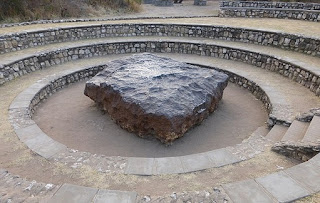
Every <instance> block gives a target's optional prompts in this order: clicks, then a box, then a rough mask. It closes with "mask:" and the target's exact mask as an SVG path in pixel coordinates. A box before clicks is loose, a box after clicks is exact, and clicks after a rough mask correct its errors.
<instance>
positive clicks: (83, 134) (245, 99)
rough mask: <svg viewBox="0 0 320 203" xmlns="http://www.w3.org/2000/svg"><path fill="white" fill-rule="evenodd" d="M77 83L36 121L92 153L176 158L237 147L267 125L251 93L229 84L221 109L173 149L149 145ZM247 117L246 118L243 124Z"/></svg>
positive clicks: (37, 115) (45, 106)
mask: <svg viewBox="0 0 320 203" xmlns="http://www.w3.org/2000/svg"><path fill="white" fill-rule="evenodd" d="M84 86H85V82H79V83H77V84H74V85H72V86H70V87H68V88H65V89H63V90H61V91H60V92H58V93H55V94H54V95H52V96H51V97H50V98H49V99H48V100H47V101H45V102H44V103H42V104H40V106H39V108H38V109H37V111H36V113H35V114H34V117H33V119H34V120H35V122H36V123H37V124H38V126H39V127H40V128H41V129H42V130H43V131H44V132H45V133H46V134H47V135H48V136H50V137H52V138H53V139H54V140H56V141H58V142H60V143H62V144H64V145H66V146H67V147H69V148H73V149H77V150H80V151H86V152H90V153H92V154H103V155H106V156H124V157H156V158H157V157H172V156H183V155H189V154H195V153H201V152H206V151H210V150H214V149H219V148H224V147H227V146H232V145H235V144H239V143H241V142H242V140H243V139H245V138H247V137H249V136H250V135H251V134H252V132H253V131H255V130H256V129H257V128H258V127H259V126H262V125H264V122H265V121H266V120H267V117H268V115H267V112H266V111H265V109H264V107H263V105H262V103H261V102H260V101H258V100H257V99H256V98H255V97H254V96H253V95H252V94H250V92H248V91H247V90H245V89H242V88H240V87H238V86H236V85H234V84H232V83H229V85H228V87H227V88H226V90H225V92H224V96H223V99H222V100H221V103H220V104H219V107H218V109H217V110H216V111H215V112H214V113H213V114H212V115H211V116H210V117H209V118H208V119H206V120H205V121H203V123H202V124H201V125H199V126H197V127H195V128H193V129H192V130H190V131H189V132H188V133H187V134H186V135H185V136H184V137H182V138H180V139H178V140H176V141H175V142H174V143H173V145H171V146H165V145H164V144H162V143H161V142H160V141H158V140H150V139H149V140H148V139H142V138H139V137H137V136H136V135H134V134H132V133H129V132H127V131H126V130H123V129H121V128H120V127H119V126H118V125H116V124H115V122H113V121H112V120H111V118H110V117H109V116H108V115H106V114H105V113H104V112H102V111H101V110H99V109H98V108H97V106H96V105H95V103H94V101H92V100H91V99H89V98H88V97H86V96H85V95H84V94H83V91H84ZM243 118H246V119H243Z"/></svg>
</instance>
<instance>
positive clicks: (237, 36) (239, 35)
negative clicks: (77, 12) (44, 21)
mask: <svg viewBox="0 0 320 203" xmlns="http://www.w3.org/2000/svg"><path fill="white" fill-rule="evenodd" d="M130 36H171V37H202V38H209V39H222V40H230V41H240V42H246V43H254V44H260V45H265V46H274V47H278V48H282V49H288V50H293V51H297V52H303V53H306V54H310V55H313V56H317V57H320V39H318V38H312V37H306V36H301V35H295V34H287V33H280V32H270V31H264V30H251V29H244V28H233V27H224V26H209V25H180V24H170V25H168V24H114V25H104V24H103V25H92V26H86V27H84V26H82V27H71V28H56V29H51V30H42V31H36V32H24V33H16V34H9V35H3V36H0V54H2V53H7V52H12V51H17V50H22V49H27V48H30V47H36V46H41V45H45V44H52V43H58V42H67V41H77V40H83V39H94V38H108V37H130Z"/></svg>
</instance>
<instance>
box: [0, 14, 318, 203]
mask: <svg viewBox="0 0 320 203" xmlns="http://www.w3.org/2000/svg"><path fill="white" fill-rule="evenodd" d="M147 21H148V20H144V22H147ZM151 21H152V22H179V23H184V22H188V23H189V22H191V23H195V24H196V23H200V24H201V23H203V24H208V23H209V24H221V25H222V24H225V25H231V26H241V27H248V28H257V29H260V28H261V29H270V30H278V31H283V32H287V33H295V34H297V33H298V34H303V35H306V36H314V37H319V36H320V28H319V26H318V25H317V26H316V24H314V23H312V22H311V23H310V22H308V23H307V22H304V23H297V21H290V20H277V19H272V20H271V19H227V20H226V19H219V18H201V19H200V18H199V19H197V18H193V19H170V20H169V19H166V20H161V19H158V20H149V22H151ZM119 22H129V21H128V20H125V21H112V22H111V21H108V23H119ZM130 22H141V20H132V21H130ZM99 23H104V22H99ZM99 23H98V24H99ZM85 24H89V23H61V24H45V25H41V28H39V25H30V26H21V27H12V28H4V29H1V30H0V34H6V33H12V32H17V31H19V32H20V31H22V30H32V29H33V30H34V29H44V28H48V27H52V28H53V27H60V26H74V25H85ZM145 39H147V38H144V40H145ZM163 39H165V38H163ZM112 40H117V39H112ZM112 40H111V41H112ZM121 40H132V39H130V38H129V39H128V38H126V39H121ZM149 40H154V39H153V38H149ZM156 40H158V39H156ZM170 40H173V38H170ZM174 40H175V41H178V40H183V39H174ZM185 40H187V41H192V40H199V39H185ZM97 41H99V40H96V41H95V40H87V41H81V42H76V44H77V45H78V44H81V43H83V44H86V43H95V42H97ZM102 41H104V42H106V41H108V39H103V40H102ZM203 42H206V43H216V44H219V43H221V44H220V45H229V46H232V47H235V48H242V47H243V44H241V43H236V42H223V44H222V42H220V41H217V40H212V41H210V40H209V41H207V40H203ZM74 45H75V44H73V42H71V43H65V44H63V46H61V47H60V48H64V47H67V46H74ZM58 46H59V45H58V44H55V45H52V46H51V45H48V46H45V47H39V48H37V49H30V50H29V49H28V50H24V51H26V52H15V53H9V54H7V55H3V56H0V57H3V58H1V59H0V61H2V63H10V61H13V60H16V59H17V58H23V57H26V56H28V55H29V56H30V55H32V54H34V53H41V52H43V51H49V50H54V49H56V48H57V47H58ZM245 46H246V49H250V50H253V51H259V52H260V51H261V52H264V53H267V54H274V55H277V56H279V57H284V58H285V59H286V60H289V61H291V62H294V63H299V64H301V65H304V66H307V67H309V68H311V69H313V70H314V71H318V68H319V64H320V63H319V61H318V59H315V58H312V57H309V56H305V55H302V54H298V53H292V52H285V51H282V50H277V49H273V48H269V47H260V46H256V45H248V46H247V45H245ZM10 54H11V55H10ZM111 57H112V56H111ZM116 57H118V56H116ZM170 57H173V58H177V59H181V60H184V61H187V62H191V63H197V64H202V65H207V66H215V67H218V68H221V69H224V70H228V71H231V72H235V73H237V74H239V75H243V76H245V77H246V78H250V79H252V80H254V81H255V82H257V83H258V84H259V85H260V86H261V87H263V88H264V89H265V90H266V91H267V92H268V94H269V95H270V98H272V99H271V100H272V102H273V104H274V110H273V112H278V115H277V116H278V117H279V118H283V119H293V117H294V116H295V115H296V114H297V113H301V112H305V111H307V110H308V109H309V108H312V107H318V106H319V98H318V97H316V96H314V95H313V93H311V92H309V91H308V90H306V89H305V88H303V87H301V86H300V85H298V84H296V83H294V82H292V81H290V80H287V79H285V78H283V77H281V76H280V75H277V74H275V73H272V72H267V71H265V70H262V69H259V68H257V67H254V66H250V65H246V64H243V63H239V62H234V61H226V60H222V59H216V58H209V57H199V56H190V55H187V56H185V55H179V54H174V55H173V54H170ZM109 59H111V58H109ZM103 60H104V59H102V58H92V59H88V60H79V61H73V62H70V63H65V64H62V65H60V66H56V67H55V68H57V70H58V69H59V70H62V69H70V68H72V66H73V67H77V66H78V67H79V65H80V66H86V65H87V66H88V65H92V64H100V63H101V62H103ZM213 64H214V65H213ZM52 72H55V71H52ZM33 74H36V73H33ZM9 86H10V85H9ZM6 87H7V86H6ZM2 88H4V87H2ZM20 88H21V90H22V89H23V88H22V87H20ZM8 96H10V98H11V97H12V95H8ZM4 100H5V99H4V98H2V99H0V102H1V104H6V102H7V101H4ZM306 101H307V102H306ZM23 102H24V101H23ZM23 102H22V103H23ZM20 105H21V103H20ZM23 105H25V103H24V104H23ZM4 106H5V105H4ZM1 112H4V115H7V111H6V110H4V109H1ZM288 115H289V116H288ZM4 120H5V119H4ZM4 120H1V125H2V128H5V125H6V122H7V121H4ZM6 130H8V129H7V128H6ZM49 149H50V147H49ZM222 154H223V155H225V153H222ZM49 157H50V156H49ZM223 157H224V156H222V159H224V158H223ZM232 157H233V156H231V159H232ZM220 158H221V157H220ZM229 158H230V157H229ZM229 158H227V159H224V160H231V159H229ZM233 158H234V157H233ZM195 159H197V162H195V161H194V160H195ZM203 160H207V159H203V157H201V156H200V157H199V156H195V157H193V158H192V159H186V160H185V163H189V166H190V167H191V168H192V167H193V168H194V167H195V166H197V165H196V164H200V165H201V164H202V163H204V162H203ZM209 160H211V161H212V159H209ZM214 160H215V161H217V160H219V157H218V158H216V159H214ZM141 161H142V160H133V162H132V163H133V164H131V165H132V166H133V167H131V168H129V169H128V167H127V168H126V172H127V173H128V171H129V172H130V173H135V172H132V171H130V170H131V169H134V168H135V167H138V168H139V167H141V165H138V164H139V163H142V162H141ZM166 161H168V160H166ZM237 161H238V159H234V162H237ZM153 162H155V160H153ZM174 162H176V161H174ZM234 162H230V163H234ZM159 163H160V162H157V164H156V165H157V166H161V164H163V165H167V163H170V161H169V162H161V163H160V164H159ZM195 163H196V164H195ZM319 163H320V155H317V156H316V157H315V158H313V159H311V160H310V161H308V162H306V163H303V164H299V165H297V166H295V167H292V168H289V169H286V170H284V171H281V172H278V173H272V174H269V175H266V176H263V177H260V178H255V179H249V180H243V181H240V182H234V183H228V184H223V185H222V187H220V188H214V189H213V191H210V193H209V194H208V193H206V192H204V193H203V198H202V199H201V198H200V199H201V201H203V200H206V199H207V200H211V201H212V200H221V201H225V200H232V201H233V202H274V201H277V202H289V201H294V200H296V199H299V198H303V197H305V196H308V195H310V194H312V193H315V192H319V191H320V187H319V185H320V182H319V180H320V172H319V171H320V170H319V169H320V164H319ZM128 165H130V163H129V164H128ZM147 165H148V164H147ZM149 168H150V167H149ZM158 169H159V167H158ZM160 169H161V167H160ZM197 170H199V168H197ZM301 171H304V173H301ZM7 174H8V173H7V172H5V171H3V170H2V171H0V186H1V187H0V189H1V191H4V193H6V192H7V191H14V190H15V189H17V188H19V187H20V185H21V183H20V179H16V178H14V177H12V176H8V175H7ZM1 181H3V182H1ZM1 184H2V185H1ZM25 184H27V185H28V184H29V185H28V186H27V187H26V188H27V189H26V190H27V191H28V190H30V191H33V190H32V188H33V186H32V182H31V183H28V182H26V183H25ZM33 184H35V183H33ZM18 186H19V187H18ZM46 186H48V187H49V186H50V188H51V185H45V184H40V186H39V188H41V189H35V191H36V193H35V194H36V195H33V194H28V195H27V196H23V195H24V194H25V193H23V192H21V190H20V189H21V188H20V189H18V190H16V191H17V194H16V196H15V195H7V196H4V197H5V198H6V199H4V200H6V201H8V200H9V202H10V201H12V199H11V197H13V196H15V197H17V199H18V200H20V199H19V198H20V197H21V200H22V199H23V200H24V199H26V198H29V197H30V196H31V197H32V198H38V196H37V195H38V194H42V193H41V191H47V187H46ZM9 187H10V188H9ZM8 188H9V189H8ZM28 188H30V189H28ZM36 188H38V187H36ZM54 188H55V189H54V190H48V191H47V192H46V193H44V194H45V195H44V196H39V199H36V200H35V201H38V200H40V199H42V198H48V197H49V198H50V197H51V196H52V195H53V197H52V198H51V199H50V201H51V202H63V200H66V199H68V200H70V201H71V200H74V202H80V200H81V201H83V202H89V201H94V202H100V201H101V202H103V201H106V200H108V201H110V202H112V201H114V202H121V200H123V201H124V202H130V201H131V202H134V201H138V202H148V201H150V200H151V199H150V197H149V196H143V197H141V196H138V197H137V194H136V193H134V192H128V193H127V192H117V191H106V190H99V189H95V188H87V187H82V186H75V185H70V184H64V185H63V186H61V187H54ZM23 191H25V190H23ZM39 191H40V192H39ZM211 194H218V195H219V197H217V198H215V197H212V196H210V195H211ZM20 195H21V196H20ZM201 195H202V194H201ZM182 196H183V195H182ZM198 196H199V194H198ZM198 196H197V197H198ZM2 197H3V195H2V196H0V201H2V199H1V198H2ZM40 197H41V198H40ZM180 197H181V196H179V194H176V193H173V194H172V195H170V198H171V199H170V200H173V201H178V198H180ZM197 197H196V198H197ZM196 198H194V199H192V200H195V199H196ZM182 199H183V198H180V200H182ZM33 200H34V199H31V201H33ZM166 200H168V199H166ZM166 200H164V199H162V200H161V199H158V201H159V202H161V201H165V202H167V201H166ZM189 200H191V199H189ZM70 201H68V202H70ZM199 201H200V200H199Z"/></svg>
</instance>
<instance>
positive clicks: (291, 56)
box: [0, 36, 320, 75]
mask: <svg viewBox="0 0 320 203" xmlns="http://www.w3.org/2000/svg"><path fill="white" fill-rule="evenodd" d="M135 40H137V41H150V40H151V41H153V40H156V41H176V42H190V43H191V42H192V43H207V44H214V45H217V46H222V47H223V46H225V47H230V48H233V49H239V50H246V51H250V52H254V53H261V54H264V55H270V56H274V57H277V58H279V59H281V60H285V61H287V62H290V63H292V64H296V65H298V66H301V67H303V68H305V69H307V70H310V71H313V72H316V73H319V75H320V70H319V69H320V65H319V64H320V58H318V57H312V56H309V55H305V54H302V53H297V52H292V51H286V50H282V49H279V48H275V47H268V46H262V45H256V44H248V43H243V42H234V41H227V40H218V39H207V38H194V37H159V36H136V37H113V38H98V39H87V40H78V41H71V42H62V43H55V44H48V45H44V46H38V47H33V48H28V49H25V50H20V51H16V52H13V53H5V54H1V55H0V61H1V64H2V65H5V64H10V63H12V62H14V61H19V60H22V59H24V58H28V57H31V56H34V55H37V54H41V53H45V52H52V51H56V50H59V49H67V48H72V47H80V46H89V45H93V44H104V43H114V42H121V41H123V42H128V41H135Z"/></svg>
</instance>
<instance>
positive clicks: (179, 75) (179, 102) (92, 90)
mask: <svg viewBox="0 0 320 203" xmlns="http://www.w3.org/2000/svg"><path fill="white" fill-rule="evenodd" d="M107 66H108V68H106V69H104V70H103V71H101V72H100V73H98V74H97V75H96V76H95V77H93V78H92V79H91V80H89V81H88V82H87V83H86V87H85V92H84V93H85V95H87V96H88V97H90V98H91V99H92V100H94V101H95V102H97V103H98V105H99V106H101V107H102V108H103V109H104V110H105V111H107V112H108V114H109V115H110V116H111V117H112V119H114V120H115V121H116V123H117V124H119V125H120V126H121V127H122V128H124V129H127V130H128V131H130V132H134V133H136V134H138V135H139V136H140V137H147V136H154V137H156V138H158V139H159V140H161V142H163V143H171V142H172V141H173V140H175V139H177V138H179V137H181V136H183V134H184V133H185V132H187V131H188V129H190V128H191V127H193V126H194V125H196V124H199V123H201V121H202V120H203V119H205V118H206V117H207V116H208V115H209V113H211V112H213V111H214V110H215V109H216V108H217V106H218V103H219V101H220V100H221V98H222V95H223V90H224V89H225V87H226V86H227V84H228V76H227V75H226V74H224V73H220V72H218V71H215V70H211V69H204V68H199V67H196V66H192V65H189V64H186V63H182V62H178V61H175V60H172V59H170V58H165V57H159V56H156V55H152V54H146V53H145V54H136V55H133V56H132V57H129V58H125V59H122V60H115V61H113V62H110V63H108V64H107Z"/></svg>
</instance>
